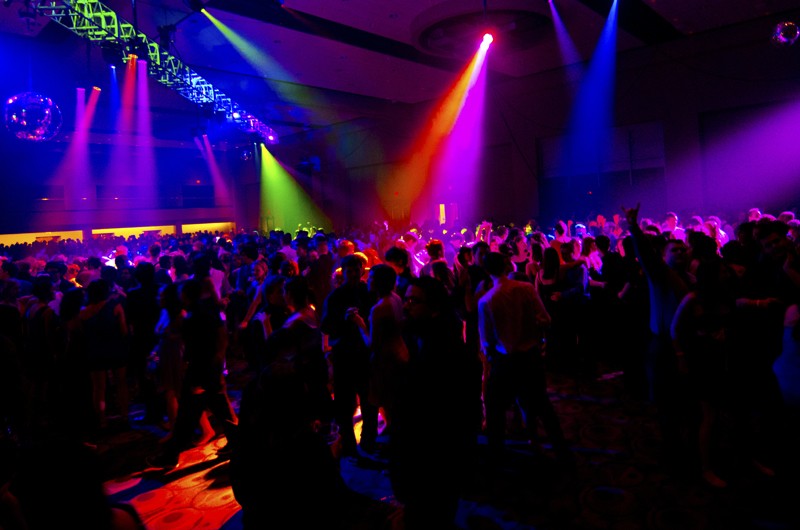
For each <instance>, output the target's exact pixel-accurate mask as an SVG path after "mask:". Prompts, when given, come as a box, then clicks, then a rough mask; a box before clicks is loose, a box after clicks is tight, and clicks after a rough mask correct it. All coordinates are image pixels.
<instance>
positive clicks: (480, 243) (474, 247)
mask: <svg viewBox="0 0 800 530" xmlns="http://www.w3.org/2000/svg"><path fill="white" fill-rule="evenodd" d="M479 248H482V249H484V250H491V248H492V247H490V246H489V243H487V242H486V241H478V242H477V243H475V244H474V245H472V254H473V255H474V254H475V253H476V250H478V249H479Z"/></svg>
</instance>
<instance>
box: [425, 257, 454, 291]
mask: <svg viewBox="0 0 800 530" xmlns="http://www.w3.org/2000/svg"><path fill="white" fill-rule="evenodd" d="M431 276H433V277H434V278H436V279H437V280H439V281H440V282H442V285H444V287H445V289H447V292H449V293H451V292H453V289H454V288H455V286H456V277H455V274H453V270H452V269H451V268H450V267H448V266H447V262H445V261H437V262H436V263H434V264H433V265H431Z"/></svg>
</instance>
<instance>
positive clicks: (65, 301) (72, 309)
mask: <svg viewBox="0 0 800 530" xmlns="http://www.w3.org/2000/svg"><path fill="white" fill-rule="evenodd" d="M85 302H86V291H84V290H83V289H82V288H80V287H73V288H71V289H69V290H67V292H66V293H64V296H63V297H62V298H61V305H60V306H59V313H60V315H59V316H60V317H61V321H62V322H69V321H70V320H72V319H73V318H74V317H76V316H78V313H80V311H81V307H83V304H84V303H85Z"/></svg>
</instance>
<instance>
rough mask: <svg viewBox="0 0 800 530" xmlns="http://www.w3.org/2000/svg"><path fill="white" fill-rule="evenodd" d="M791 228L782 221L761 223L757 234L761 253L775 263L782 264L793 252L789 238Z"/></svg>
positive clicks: (757, 226)
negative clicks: (790, 252) (791, 251)
mask: <svg viewBox="0 0 800 530" xmlns="http://www.w3.org/2000/svg"><path fill="white" fill-rule="evenodd" d="M788 233H789V227H788V226H787V225H786V223H782V222H780V221H768V222H764V223H762V222H759V223H758V224H757V225H756V229H755V234H756V239H757V240H758V243H759V245H760V246H761V253H762V254H763V255H764V256H766V257H767V258H768V259H770V260H772V261H774V262H780V263H782V262H783V260H784V259H786V254H787V253H788V252H789V251H790V250H791V241H789V238H788V237H787V234H788Z"/></svg>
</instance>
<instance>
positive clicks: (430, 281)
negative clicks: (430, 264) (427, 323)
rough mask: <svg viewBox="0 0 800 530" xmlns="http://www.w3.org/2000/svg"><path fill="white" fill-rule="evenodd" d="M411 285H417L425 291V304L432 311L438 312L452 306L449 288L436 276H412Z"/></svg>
mask: <svg viewBox="0 0 800 530" xmlns="http://www.w3.org/2000/svg"><path fill="white" fill-rule="evenodd" d="M409 285H412V286H414V287H417V288H419V289H421V290H422V291H423V292H424V293H425V304H426V305H427V306H428V307H429V308H430V309H431V311H433V312H435V313H438V312H442V311H445V310H449V309H451V308H452V307H451V301H450V296H449V295H448V294H447V289H446V288H445V286H444V285H443V284H442V282H440V281H439V280H437V279H436V278H432V277H431V276H422V277H420V278H412V279H411V281H410V282H409Z"/></svg>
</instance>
